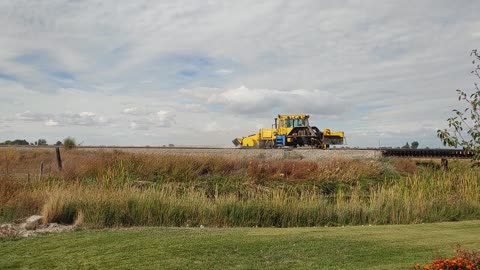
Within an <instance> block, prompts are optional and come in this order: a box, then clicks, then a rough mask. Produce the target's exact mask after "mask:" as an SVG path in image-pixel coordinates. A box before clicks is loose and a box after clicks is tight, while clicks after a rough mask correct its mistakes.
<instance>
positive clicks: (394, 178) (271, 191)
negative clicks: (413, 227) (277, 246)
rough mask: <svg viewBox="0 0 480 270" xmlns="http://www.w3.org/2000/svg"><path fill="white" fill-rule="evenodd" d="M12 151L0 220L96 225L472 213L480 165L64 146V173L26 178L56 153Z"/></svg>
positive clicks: (314, 221) (306, 221)
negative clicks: (36, 217)
mask: <svg viewBox="0 0 480 270" xmlns="http://www.w3.org/2000/svg"><path fill="white" fill-rule="evenodd" d="M4 150H5V149H0V156H1V155H2V154H3V151H4ZM8 151H11V150H8ZM14 151H17V152H16V153H17V154H15V155H14V156H16V158H12V159H10V163H9V166H10V168H11V171H12V173H10V174H9V175H5V176H3V177H1V176H0V219H5V220H11V219H14V218H18V217H24V216H26V215H30V214H35V213H40V212H42V213H43V215H44V217H45V221H47V222H52V221H53V222H66V223H74V222H76V223H78V224H81V223H84V224H86V225H87V226H96V227H103V226H132V225H166V226H184V225H186V224H213V225H219V226H255V225H258V226H315V225H324V224H331V223H333V224H365V223H377V224H386V223H412V222H413V223H415V222H429V221H442V220H451V219H463V218H476V217H480V195H479V194H480V190H479V186H480V184H479V181H480V177H479V174H480V170H479V169H476V168H470V167H469V166H463V165H462V166H455V164H452V167H453V168H452V170H451V171H449V172H443V171H441V170H439V171H435V170H434V169H431V170H430V169H429V170H430V171H422V170H423V169H421V168H417V167H416V165H415V163H413V161H409V160H392V161H390V160H351V159H329V160H320V161H305V160H290V159H285V160H269V159H258V158H257V159H239V158H235V157H232V158H225V157H218V156H213V155H211V156H187V155H174V154H168V155H167V154H141V153H126V152H121V151H84V150H78V149H75V150H71V151H65V152H62V154H63V160H64V169H63V171H59V170H57V169H55V167H54V169H52V170H51V171H50V172H48V173H46V175H45V177H43V178H42V179H38V178H37V177H35V175H32V177H31V179H30V181H27V178H26V176H25V173H28V172H29V171H30V170H32V169H35V168H38V167H39V164H40V163H41V162H44V164H47V166H48V165H55V154H54V151H53V150H49V149H46V150H45V149H44V150H33V151H25V150H14ZM0 162H1V161H0ZM0 166H3V167H5V164H4V163H1V164H0ZM391 170H393V171H391ZM388 173H390V176H389V174H388ZM15 174H18V175H17V176H18V177H15ZM365 182H366V183H365ZM327 191H328V192H327Z"/></svg>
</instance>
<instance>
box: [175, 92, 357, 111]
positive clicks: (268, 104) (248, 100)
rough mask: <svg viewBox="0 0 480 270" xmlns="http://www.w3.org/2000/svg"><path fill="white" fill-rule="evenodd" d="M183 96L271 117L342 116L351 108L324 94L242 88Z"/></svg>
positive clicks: (192, 93)
mask: <svg viewBox="0 0 480 270" xmlns="http://www.w3.org/2000/svg"><path fill="white" fill-rule="evenodd" d="M181 93H182V94H184V95H187V96H190V97H193V98H196V99H198V100H201V101H203V102H205V103H207V104H219V105H222V106H224V107H225V109H226V110H227V111H229V112H232V113H238V114H256V113H265V112H269V113H271V112H272V111H273V110H276V111H279V112H282V113H297V114H298V113H311V114H319V115H329V116H332V115H336V116H339V115H341V114H343V113H344V112H346V111H348V109H349V108H350V104H348V102H347V101H345V100H342V99H341V98H339V97H337V96H336V95H335V94H334V93H332V92H328V91H321V90H305V89H294V90H289V91H285V90H283V91H282V90H275V89H249V88H247V87H245V86H241V87H238V88H233V89H226V90H220V89H215V90H212V89H205V88H201V89H192V90H186V89H183V90H182V91H181Z"/></svg>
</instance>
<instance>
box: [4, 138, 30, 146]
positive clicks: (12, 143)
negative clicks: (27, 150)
mask: <svg viewBox="0 0 480 270" xmlns="http://www.w3.org/2000/svg"><path fill="white" fill-rule="evenodd" d="M28 144H29V143H28V142H27V141H26V140H18V139H17V140H14V141H10V140H6V141H4V142H3V143H0V145H28Z"/></svg>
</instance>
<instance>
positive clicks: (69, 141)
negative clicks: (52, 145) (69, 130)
mask: <svg viewBox="0 0 480 270" xmlns="http://www.w3.org/2000/svg"><path fill="white" fill-rule="evenodd" d="M76 146H77V144H76V143H75V138H72V137H67V138H65V140H63V147H65V149H73V148H75V147H76Z"/></svg>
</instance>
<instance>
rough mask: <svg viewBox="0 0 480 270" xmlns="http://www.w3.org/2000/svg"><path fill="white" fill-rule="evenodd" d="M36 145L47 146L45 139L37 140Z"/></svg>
mask: <svg viewBox="0 0 480 270" xmlns="http://www.w3.org/2000/svg"><path fill="white" fill-rule="evenodd" d="M37 144H38V145H47V140H45V139H39V140H38V141H37Z"/></svg>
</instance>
